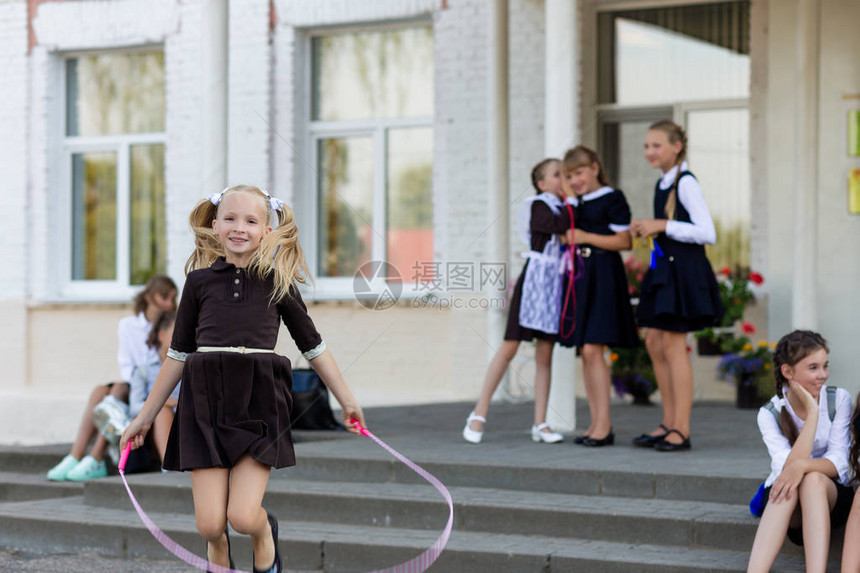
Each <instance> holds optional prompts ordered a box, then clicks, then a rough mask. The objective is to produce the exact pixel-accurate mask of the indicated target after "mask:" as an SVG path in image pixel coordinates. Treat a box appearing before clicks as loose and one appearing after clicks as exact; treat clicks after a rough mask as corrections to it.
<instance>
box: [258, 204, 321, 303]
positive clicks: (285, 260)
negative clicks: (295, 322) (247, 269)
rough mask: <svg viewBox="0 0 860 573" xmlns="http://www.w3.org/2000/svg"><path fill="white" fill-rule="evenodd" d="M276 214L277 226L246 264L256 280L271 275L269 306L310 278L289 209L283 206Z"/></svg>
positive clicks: (294, 222) (297, 232)
mask: <svg viewBox="0 0 860 573" xmlns="http://www.w3.org/2000/svg"><path fill="white" fill-rule="evenodd" d="M277 214H278V227H277V228H276V229H273V230H272V232H270V233H269V234H268V235H266V237H265V238H264V239H263V241H262V242H261V243H260V247H259V248H258V249H257V252H256V254H255V255H254V260H253V261H252V263H251V265H250V266H251V269H253V271H255V272H256V274H257V275H258V276H259V277H260V278H265V277H266V276H268V274H269V273H274V276H273V277H272V279H273V282H274V286H275V288H274V289H273V291H272V298H271V302H273V303H274V302H278V301H280V300H283V299H284V298H285V297H287V296H289V294H290V288H291V287H292V286H293V285H294V284H296V283H300V284H307V283H308V281H309V279H310V270H309V269H308V265H307V262H306V261H305V255H304V252H303V251H302V247H301V245H300V244H299V228H298V227H297V226H296V221H295V218H294V216H293V211H292V209H290V208H289V207H287V206H286V205H284V206H283V207H281V210H280V211H277Z"/></svg>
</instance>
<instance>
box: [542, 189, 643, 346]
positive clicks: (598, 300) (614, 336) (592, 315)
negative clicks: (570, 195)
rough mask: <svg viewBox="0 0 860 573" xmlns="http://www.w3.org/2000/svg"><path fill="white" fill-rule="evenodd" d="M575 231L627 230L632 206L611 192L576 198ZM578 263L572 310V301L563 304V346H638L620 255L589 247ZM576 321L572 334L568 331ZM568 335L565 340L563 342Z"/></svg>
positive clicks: (582, 251)
mask: <svg viewBox="0 0 860 573" xmlns="http://www.w3.org/2000/svg"><path fill="white" fill-rule="evenodd" d="M574 223H575V225H576V228H577V229H578V230H582V231H586V232H589V233H595V234H598V235H614V234H615V233H617V232H621V231H626V230H628V229H629V228H630V206H629V205H628V204H627V199H625V197H624V193H622V192H621V191H619V190H617V189H613V188H611V187H601V188H600V189H598V190H596V191H593V192H591V193H586V194H585V195H583V196H582V197H580V198H579V201H578V204H577V206H576V208H575V209H574ZM575 248H576V249H577V250H578V251H579V254H580V258H581V260H582V270H581V275H580V276H579V277H578V278H577V279H576V281H575V282H574V291H575V294H576V305H575V306H574V303H573V299H572V297H569V298H568V299H567V300H566V304H567V307H566V308H565V312H564V322H563V323H562V332H561V333H559V343H560V344H561V345H562V346H567V347H571V346H575V347H582V346H583V345H585V344H605V345H609V346H620V347H632V346H636V345H638V344H639V335H638V334H637V333H636V321H635V319H634V316H633V307H631V306H630V293H629V291H628V289H627V275H626V273H625V272H624V262H623V261H622V260H621V253H619V252H618V251H608V250H605V249H601V248H599V247H595V246H593V245H587V244H581V245H576V247H575ZM568 281H569V275H568V274H565V278H564V290H563V293H564V295H565V296H566V295H567V289H568ZM574 318H575V320H576V328H574V329H573V332H572V333H571V332H570V330H571V327H572V326H573V323H574ZM565 335H567V336H565Z"/></svg>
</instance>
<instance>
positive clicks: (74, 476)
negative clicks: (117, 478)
mask: <svg viewBox="0 0 860 573" xmlns="http://www.w3.org/2000/svg"><path fill="white" fill-rule="evenodd" d="M107 475H108V473H107V466H106V465H105V462H104V460H101V461H96V459H95V458H94V457H92V456H86V457H84V459H82V460H81V463H79V464H78V465H76V466H75V467H74V468H73V469H72V470H71V471H69V473H67V474H66V479H67V480H68V481H87V480H90V479H96V478H103V477H106V476H107Z"/></svg>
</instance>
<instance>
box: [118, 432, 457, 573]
mask: <svg viewBox="0 0 860 573" xmlns="http://www.w3.org/2000/svg"><path fill="white" fill-rule="evenodd" d="M350 422H351V423H352V425H353V426H355V427H358V428H359V433H361V435H362V436H366V437H368V438H370V439H371V440H373V441H374V442H376V443H377V444H379V445H380V446H381V447H382V448H384V449H385V450H387V451H388V453H390V454H391V455H392V456H394V457H395V458H397V459H398V460H400V461H401V462H403V463H404V464H405V465H406V466H407V467H409V469H411V470H412V471H414V472H415V473H417V474H418V475H420V476H421V477H422V478H424V479H425V480H427V481H428V482H429V483H430V484H431V485H432V486H433V487H435V488H436V489H437V490H438V491H439V493H441V494H442V497H444V498H445V501H446V502H448V523H447V525H445V529H444V530H443V531H442V535H440V536H439V538H438V539H436V542H435V543H433V545H431V546H430V547H428V548H427V549H426V550H425V551H424V552H423V553H421V555H419V556H417V557H415V558H414V559H410V560H409V561H406V562H404V563H400V564H399V565H394V566H393V567H389V568H387V569H377V570H376V571H373V572H371V573H422V572H423V571H426V570H427V569H428V568H429V567H430V566H431V565H432V564H433V562H435V561H436V559H438V558H439V555H441V554H442V550H444V549H445V546H446V545H447V544H448V538H449V537H450V536H451V527H452V525H453V524H454V501H453V500H452V499H451V494H450V493H449V492H448V488H446V487H445V485H444V484H443V483H442V482H440V481H439V480H438V479H436V478H435V477H434V476H433V475H432V474H430V473H429V472H428V471H427V470H425V469H424V468H422V467H421V466H419V465H418V464H416V463H415V462H413V461H412V460H410V459H408V458H406V457H405V456H403V455H401V454H400V453H399V452H397V451H396V450H394V448H392V447H391V446H389V445H388V444H386V443H385V442H383V441H382V440H380V439H379V438H377V437H376V436H374V435H373V434H372V433H371V432H370V430H368V429H367V428H364V427H362V426H360V425H359V424H358V421H356V420H351V421H350ZM130 452H131V442H129V443H128V444H127V445H126V447H125V450H123V452H122V456H121V457H120V460H119V465H118V467H119V475H120V477H121V478H122V483H123V484H125V490H126V491H127V492H128V497H129V499H131V503H132V505H133V506H134V509H135V511H137V515H138V516H140V520H141V521H142V522H143V524H144V525H146V528H147V529H148V530H149V532H150V533H151V534H152V536H153V537H155V539H156V540H157V541H158V542H159V543H161V545H162V546H163V547H164V548H165V549H167V550H168V551H170V552H171V553H173V554H174V555H175V556H176V557H178V558H179V559H181V560H182V561H184V562H186V563H188V564H189V565H191V566H192V567H196V568H197V569H202V570H204V571H212V573H234V572H235V573H245V572H243V571H239V570H238V569H230V568H229V567H222V566H220V565H215V564H214V563H209V561H207V560H206V559H203V558H202V557H199V556H197V555H195V554H194V553H191V552H190V551H188V550H187V549H185V548H184V547H182V546H181V545H179V544H178V543H176V542H175V541H173V540H172V539H171V538H170V537H168V536H167V534H166V533H164V532H163V531H162V530H161V529H159V528H158V526H157V525H155V523H154V522H153V521H152V520H151V519H150V518H149V516H148V515H146V512H144V511H143V509H142V508H141V507H140V504H139V503H138V501H137V498H135V497H134V494H133V493H132V492H131V488H130V487H129V485H128V482H127V481H126V479H125V464H126V461H127V460H128V454H129V453H130Z"/></svg>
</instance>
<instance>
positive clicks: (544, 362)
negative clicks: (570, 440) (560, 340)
mask: <svg viewBox="0 0 860 573" xmlns="http://www.w3.org/2000/svg"><path fill="white" fill-rule="evenodd" d="M553 346H555V342H550V341H547V340H538V341H537V346H536V347H535V426H540V425H541V424H543V423H544V422H546V409H547V405H548V404H549V382H550V373H551V370H552V348H553Z"/></svg>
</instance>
